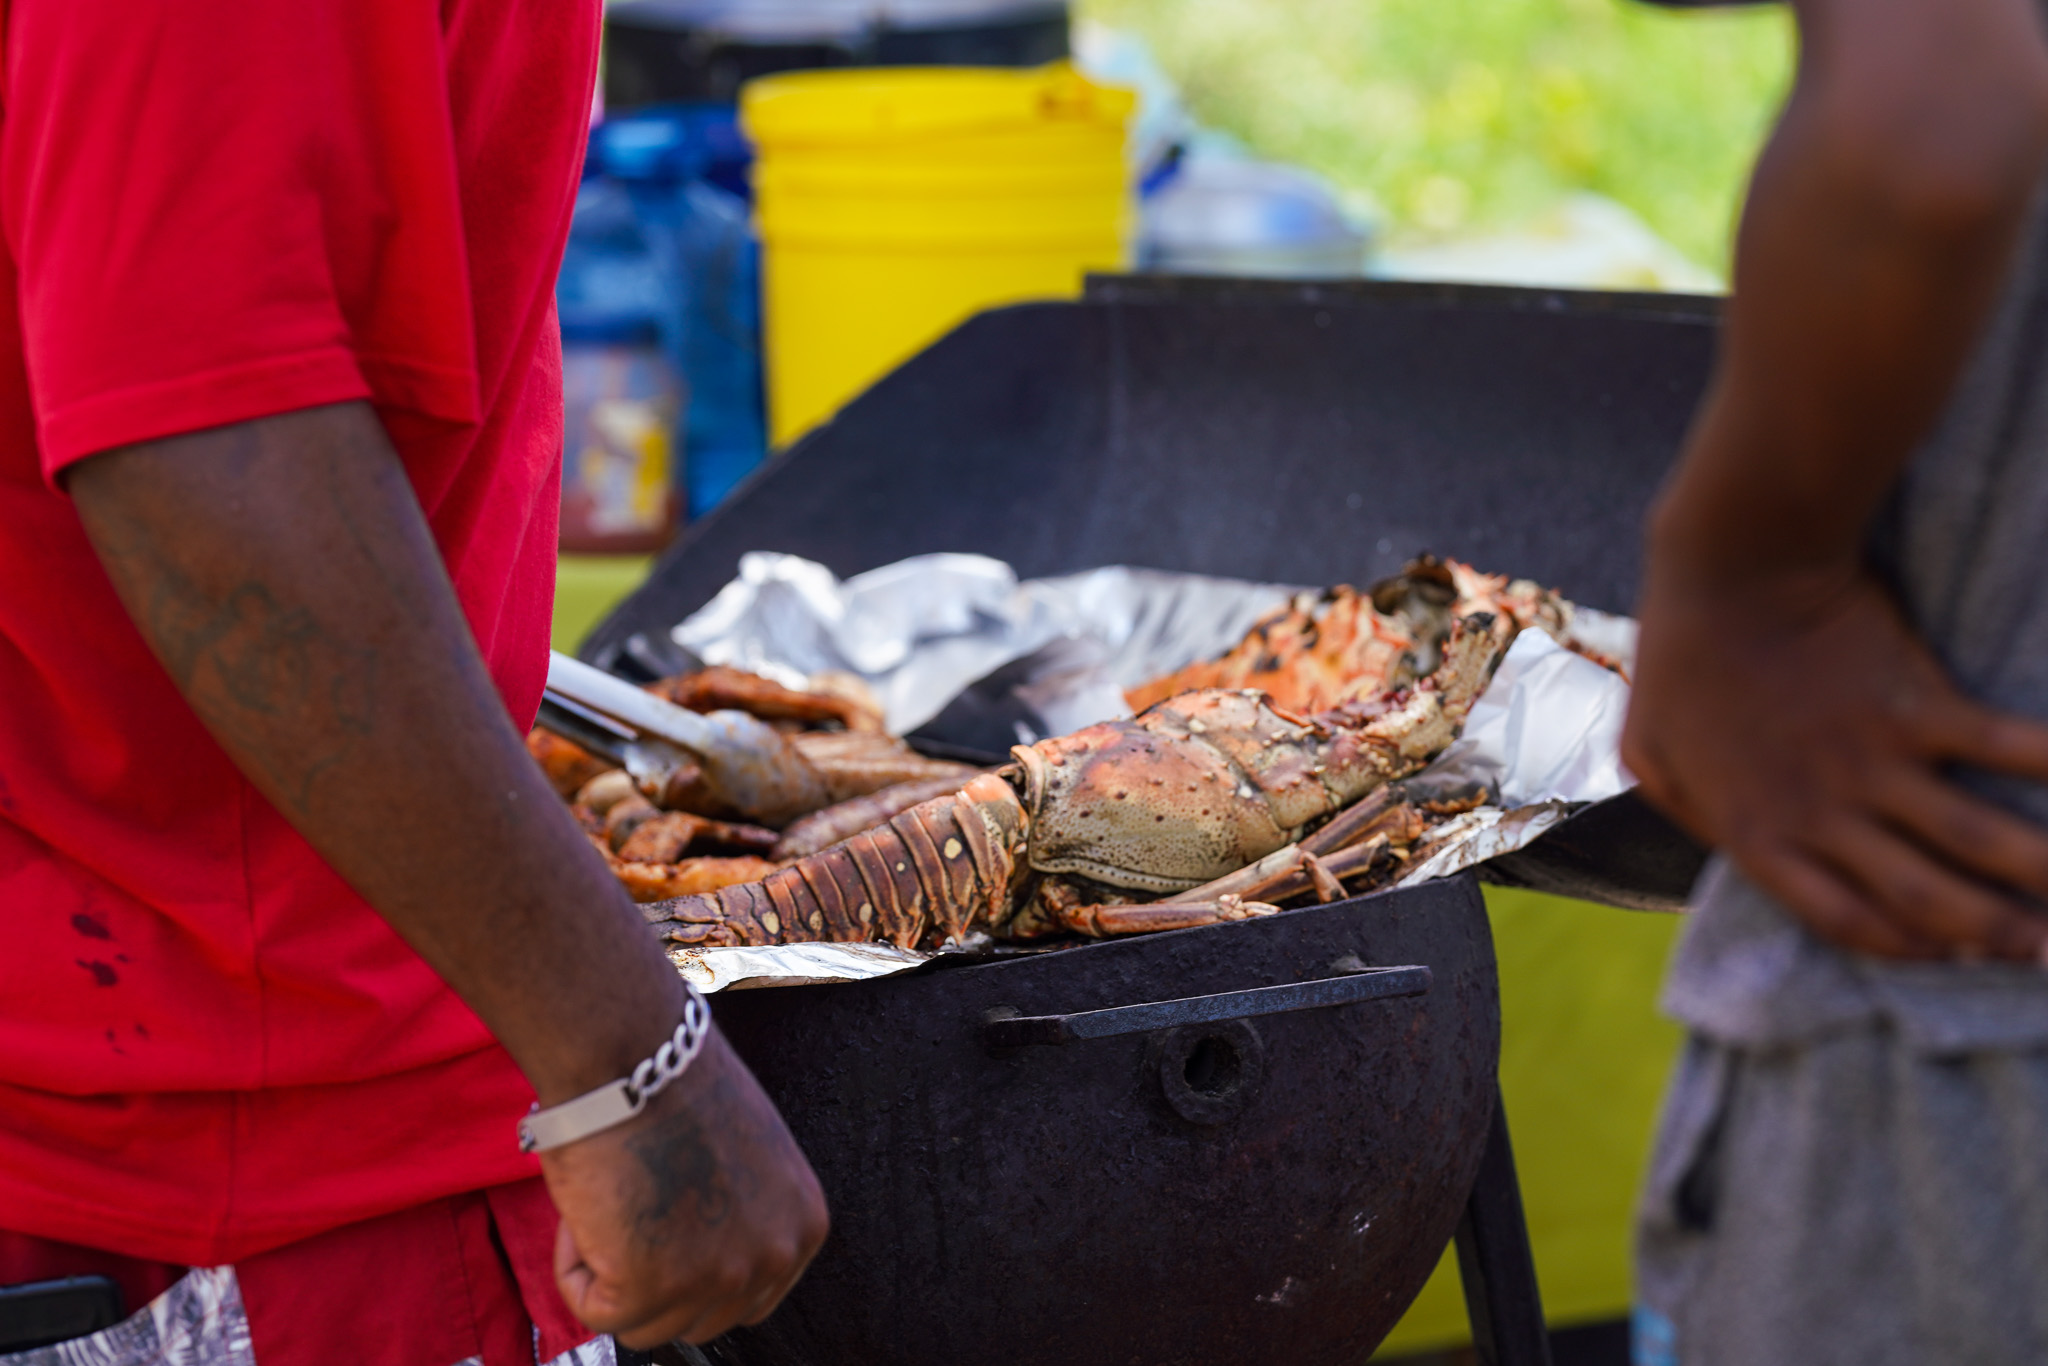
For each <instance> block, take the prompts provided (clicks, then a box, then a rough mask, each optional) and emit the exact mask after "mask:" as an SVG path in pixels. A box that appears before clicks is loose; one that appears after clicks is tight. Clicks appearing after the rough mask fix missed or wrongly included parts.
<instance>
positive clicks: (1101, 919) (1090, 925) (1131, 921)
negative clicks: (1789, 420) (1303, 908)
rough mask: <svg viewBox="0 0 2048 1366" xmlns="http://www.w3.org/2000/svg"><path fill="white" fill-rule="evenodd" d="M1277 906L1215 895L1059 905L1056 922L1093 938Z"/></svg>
mask: <svg viewBox="0 0 2048 1366" xmlns="http://www.w3.org/2000/svg"><path fill="white" fill-rule="evenodd" d="M1279 910H1280V908H1279V907H1278V906H1268V905H1267V904H1266V903H1265V902H1263V901H1246V900H1245V899H1244V898H1243V897H1238V896H1229V895H1225V896H1219V897H1213V898H1211V899H1209V900H1206V901H1154V902H1151V903H1149V904H1147V905H1143V906H1073V907H1062V908H1061V909H1060V911H1059V918H1060V922H1061V923H1062V924H1063V925H1065V926H1066V928H1068V929H1070V930H1074V931H1077V932H1078V933H1081V934H1085V935H1090V936H1093V937H1096V938H1107V937H1109V936H1111V935H1119V934H1151V933H1153V932H1154V931H1157V930H1186V929H1193V928H1194V927H1195V926H1197V925H1217V924H1221V923H1222V922H1224V921H1226V920H1252V919H1255V918H1257V917H1258V916H1262V915H1274V914H1277V913H1278V912H1279Z"/></svg>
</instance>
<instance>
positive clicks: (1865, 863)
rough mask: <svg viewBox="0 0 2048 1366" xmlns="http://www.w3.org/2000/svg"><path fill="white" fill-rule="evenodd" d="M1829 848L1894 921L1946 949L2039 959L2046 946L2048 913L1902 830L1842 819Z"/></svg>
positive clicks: (1962, 954)
mask: <svg viewBox="0 0 2048 1366" xmlns="http://www.w3.org/2000/svg"><path fill="white" fill-rule="evenodd" d="M1828 847H1829V854H1830V857H1831V859H1833V860H1834V861H1835V862H1836V866H1837V867H1838V868H1840V869H1841V870H1842V872H1843V873H1844V874H1845V875H1846V876H1847V877H1848V878H1849V879H1850V880H1852V881H1853V882H1854V883H1856V884H1857V885H1858V886H1860V887H1861V888H1862V889H1863V891H1864V892H1865V894H1866V895H1867V896H1868V897H1869V898H1870V900H1871V902H1872V903H1873V904H1874V906H1875V908H1876V909H1877V910H1878V912H1879V913H1880V914H1881V915H1882V916H1883V917H1884V918H1885V919H1886V920H1887V921H1888V922H1890V924H1891V925H1892V926H1894V927H1895V928H1896V929H1898V930H1899V931H1900V932H1902V933H1904V934H1905V935H1907V936H1909V937H1917V938H1919V939H1923V940H1928V941H1932V943H1933V944H1935V945H1937V946H1939V947H1940V948H1941V949H1942V950H1945V951H1946V954H1945V956H1948V957H1987V958H2004V959H2031V960H2038V959H2039V958H2040V956H2041V952H2042V949H2043V947H2044V945H2048V919H2043V918H2042V917H2040V916H2038V915H2035V914H2034V913H2032V912H2030V911H2028V910H2026V909H2025V908H2024V907H2022V906H2021V905H2020V904H2019V903H2018V902H2017V901H2015V900H2014V899H2013V898H2012V897H2010V896H2007V895H2005V894H2003V893H2001V892H1999V891H1996V890H1994V889H1993V888H1991V887H1988V886H1986V885H1985V884H1983V883H1981V882H1978V881H1976V880H1974V879H1972V878H1970V877H1969V876H1967V875H1966V874H1964V873H1962V872H1960V871H1958V870H1956V869H1954V868H1952V867H1949V866H1945V865H1944V864H1942V863H1939V862H1937V861H1936V860H1935V859H1934V858H1932V857H1930V856H1929V855H1928V853H1927V852H1926V851H1925V850H1923V849H1922V848H1920V847H1919V846H1918V845H1917V844H1916V843H1914V842H1913V841H1912V840H1910V839H1909V838H1907V837H1906V836H1905V835H1903V834H1901V833H1900V832H1898V831H1897V830H1894V829H1891V828H1889V827H1887V826H1885V825H1882V824H1880V823H1878V822H1876V821H1855V822H1845V823H1841V824H1839V825H1838V827H1837V828H1836V829H1834V830H1832V831H1830V832H1829V837H1828Z"/></svg>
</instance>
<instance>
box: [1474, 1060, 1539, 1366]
mask: <svg viewBox="0 0 2048 1366" xmlns="http://www.w3.org/2000/svg"><path fill="white" fill-rule="evenodd" d="M1457 1243H1458V1277H1459V1279H1460V1280H1462V1281H1463V1282H1464V1283H1465V1313H1466V1315H1467V1316H1468V1317H1470V1319H1471V1320H1472V1345H1473V1347H1474V1348H1475V1349H1476V1350H1477V1351H1478V1354H1479V1360H1480V1362H1481V1363H1482V1366H1550V1335H1549V1333H1548V1332H1547V1331H1546V1330H1545V1329H1544V1326H1543V1297H1542V1295H1541V1294H1539V1293H1538V1292H1537V1289H1536V1262H1535V1259H1534V1258H1533V1257H1532V1256H1531V1255H1530V1252H1529V1226H1528V1224H1527V1223H1526V1222H1524V1220H1523V1218H1522V1188H1521V1185H1520V1184H1519V1183H1518V1182H1517V1181H1516V1180H1515V1154H1514V1149H1513V1148H1511V1147H1510V1146H1509V1145H1508V1116H1507V1109H1506V1107H1505V1106H1503V1105H1502V1104H1501V1100H1500V1091H1499V1089H1498V1088H1495V1090H1494V1096H1493V1123H1492V1125H1491V1127H1490V1128H1489V1129H1488V1130H1487V1135H1486V1153H1485V1155H1484V1156H1483V1157H1481V1158H1480V1159H1479V1177H1478V1179H1477V1180H1475V1181H1474V1182H1473V1183H1472V1194H1471V1195H1470V1196H1468V1197H1466V1200H1465V1217H1464V1218H1463V1219H1461V1220H1459V1221H1458V1238H1457Z"/></svg>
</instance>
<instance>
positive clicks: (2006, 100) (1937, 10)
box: [1624, 0, 2048, 958]
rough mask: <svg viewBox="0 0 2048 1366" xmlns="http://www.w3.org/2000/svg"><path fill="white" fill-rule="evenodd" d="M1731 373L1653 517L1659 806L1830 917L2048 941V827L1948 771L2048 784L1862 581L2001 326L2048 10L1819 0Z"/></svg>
mask: <svg viewBox="0 0 2048 1366" xmlns="http://www.w3.org/2000/svg"><path fill="white" fill-rule="evenodd" d="M1794 4H1795V7H1796V9H1797V12H1798V16H1799V27H1800V39H1801V52H1800V62H1799V73H1798V79H1797V83H1796V85H1795V86H1794V89H1793V92H1792V98H1791V100H1790V101H1789V102H1788V103H1787V105H1786V108H1785V113H1784V115H1783V117H1782V118H1781V119H1780V121H1779V124H1778V127H1777V130H1776V132H1775V133H1774V134H1773V135H1772V138H1771V141H1770V145H1769V147H1768V148H1767V149H1766V150H1765V152H1764V155H1763V157H1762V159H1761V160H1760V161H1759V162H1758V165H1757V172H1756V176H1755V179H1754V181H1753V182H1752V184H1751V187H1750V196H1749V202H1748V204H1747V205H1746V206H1745V208H1744V210H1743V222H1742V230H1741V233H1740V235H1739V238H1738V241H1737V245H1736V257H1735V293H1734V297H1733V298H1732V299H1731V300H1730V303H1729V308H1728V313H1727V321H1726V325H1725V327H1724V328H1723V331H1722V350H1721V357H1720V364H1719V367H1718V368H1717V370H1716V372H1715V376H1714V384H1713V388H1712V390H1711V392H1710V393H1709V394H1708V396H1707V401H1706V403H1705V405H1704V406H1703V408H1702V410H1701V413H1700V416H1699V419H1698V421H1697V422H1696V423H1695V425H1694V428H1693V431H1692V433H1691V435H1690V437H1689V439H1688V441H1687V445H1686V451H1685V456H1684V459H1683V460H1682V461H1681V462H1680V465H1679V468H1678V471H1677V473H1676V474H1675V476H1674V477H1673V479H1672V481H1671V485H1670V487H1669V488H1668V489H1667V490H1666V491H1665V494H1664V497H1663V499H1662V502H1661V504H1660V506H1659V508H1658V510H1657V513H1656V516H1655V518H1654V524H1653V526H1652V528H1651V533H1650V553H1649V570H1648V575H1647V579H1646V584H1645V593H1644V597H1643V601H1642V605H1641V616H1642V622H1643V639H1642V646H1641V654H1640V657H1639V660H1638V678H1637V687H1636V692H1635V699H1634V703H1633V705H1632V707H1631V709H1630V715H1629V725H1628V731H1627V735H1626V738H1625V744H1624V753H1625V757H1626V758H1627V760H1628V763H1629V766H1630V767H1631V768H1633V769H1634V770H1635V771H1636V774H1637V776H1638V777H1640V778H1641V779H1642V780H1643V787H1644V792H1645V795H1647V796H1649V797H1650V798H1651V799H1652V800H1654V801H1657V802H1659V803H1660V804H1662V805H1663V806H1665V807H1666V808H1667V809H1668V810H1670V811H1671V813H1672V814H1673V815H1674V816H1675V817H1676V818H1677V819H1678V820H1679V821H1680V822H1681V823H1682V824H1684V825H1685V826H1687V827H1688V828H1689V829H1690V830H1692V831H1693V833H1694V834H1696V835H1698V836H1699V837H1700V838H1701V839H1703V840H1706V841H1707V842H1708V843H1711V844H1715V845H1719V846H1720V847H1721V848H1722V849H1724V850H1725V851H1726V852H1727V853H1728V854H1729V855H1730V856H1731V857H1732V858H1733V859H1734V861H1735V863H1736V864H1737V866H1738V867H1740V868H1741V869H1742V871H1743V872H1744V873H1745V874H1747V875H1748V876H1749V877H1750V878H1751V879H1752V880H1753V881H1755V882H1756V883H1758V884H1759V885H1760V886H1762V887H1763V888H1764V889H1765V890H1766V891H1768V892H1771V893H1772V894H1774V895H1775V896H1777V897H1778V898H1779V899H1780V900H1781V901H1783V902H1784V903H1785V905H1786V906H1787V907H1789V908H1790V909H1791V910H1792V911H1793V913H1794V914H1796V915H1798V916H1800V917H1801V918H1802V919H1803V920H1805V921H1806V923H1807V924H1809V925H1810V926H1812V927H1813V928H1814V929H1815V930H1816V931H1817V932H1819V933H1821V934H1823V935H1825V936H1827V937H1828V938H1830V939H1833V940H1835V941H1836V942H1838V943H1841V944H1844V945H1846V946H1848V947H1850V948H1853V949H1860V950H1863V951H1866V952H1870V953H1880V954H1891V955H1902V956H1941V957H1946V956H1965V957H1968V956H1976V955H1996V956H1999V957H2006V958H2023V957H2032V956H2038V955H2039V954H2040V952H2041V947H2042V945H2043V943H2044V941H2048V922H2042V921H2038V920H2036V919H2034V918H2033V916H2032V913H2031V911H2030V910H2028V909H2026V908H2025V906H2026V903H2028V902H2038V901H2040V900H2042V899H2044V898H2048V840H2044V838H2043V836H2042V834H2041V832H2039V831H2037V830H2035V829H2033V828H2031V827H2030V826H2028V825H2026V824H2025V823H2023V822H2021V821H2019V820H2017V819H2016V818H2014V817H2013V816H2011V815H2010V814H2008V813H2006V812H2003V811H2001V810H1999V809H1998V808H1996V807H1994V806H1992V805H1990V804H1989V803H1987V802H1984V801H1981V800H1979V799H1977V798H1975V797H1972V796H1970V795H1968V794H1967V793H1966V792H1965V791H1964V790H1963V789H1962V788H1960V787H1959V786H1957V785H1956V784H1955V783H1953V782H1952V781H1951V780H1950V778H1949V777H1948V776H1947V774H1946V772H1945V768H1946V766H1947V765H1950V764H1967V765H1974V766H1977V767H1980V768H1986V769H1996V770H2000V771H2003V772H2005V773H2008V774H2013V775H2016V776H2019V777H2022V778H2029V779H2035V780H2041V781H2048V733H2044V732H2043V730H2042V729H2041V728H2040V727H2038V726H2035V725H2031V724H2028V723H2025V722H2021V721H2018V720H2015V719H2011V718H2007V717H2001V716H1996V715H1993V714H1991V713H1989V712H1986V711H1985V710H1984V709H1982V708H1981V707H1978V706H1975V705H1973V704H1971V703H1970V702H1969V701H1967V700H1965V699H1964V698H1962V697H1961V696H1959V695H1958V694H1957V692H1956V690H1955V689H1954V687H1953V686H1952V685H1951V684H1950V682H1949V680H1948V679H1947V678H1946V677H1944V675H1943V673H1942V670H1941V669H1940V667H1939V666H1938V665H1937V663H1936V662H1935V660H1934V659H1933V658H1932V657H1931V656H1930V655H1929V653H1928V651H1927V650H1926V648H1925V647H1924V646H1923V645H1922V644H1921V643H1919V642H1918V641H1916V640H1915V639H1914V637H1913V635H1912V632H1911V631H1910V630H1909V629H1908V626H1907V623H1906V622H1905V621H1904V620H1903V619H1902V618H1901V616H1900V613H1899V610H1898V608H1897V607H1896V606H1895V605H1894V604H1893V603H1892V602H1891V601H1890V600H1889V598H1888V597H1887V596H1886V595H1885V593H1884V592H1883V591H1882V590H1881V589H1880V588H1879V587H1878V586H1877V585H1876V584H1875V583H1874V582H1873V581H1872V579H1871V578H1870V577H1869V575H1868V574H1867V573H1866V572H1865V571H1864V569H1863V567H1862V566H1863V563H1864V560H1863V553H1864V538H1865V535H1866V531H1867V528H1868V527H1869V525H1870V522H1871V518H1872V516H1873V514H1874V512H1875V510H1876V508H1877V507H1878V505H1879V504H1880V503H1881V502H1882V500H1883V499H1884V497H1885V496H1886V494H1887V493H1888V492H1889V491H1890V490H1891V488H1892V487H1893V486H1894V484H1895V483H1896V481H1897V479H1898V475H1899V471H1900V470H1901V469H1902V468H1904V466H1905V464H1906V462H1907V460H1908V459H1910V458H1911V456H1912V454H1913V452H1914V451H1915V449H1916V448H1917V447H1918V446H1919V445H1920V443H1921V441H1922V439H1923V438H1924V437H1925V435H1926V434H1927V433H1928V432H1929V431H1930V430H1931V429H1932V427H1933V425H1934V423H1935V421H1936V420H1937V419H1938V418H1939V416H1940V414H1941V412H1942V409H1943V407H1944V405H1945V404H1946V403H1947V402H1948V400H1949V395H1950V393H1951V392H1952V390H1953V389H1954V386H1955V383H1956V379H1957V377H1958V375H1960V374H1961V373H1962V371H1963V368H1964V365H1965V362H1966V361H1967V359H1968V357H1969V355H1970V353H1971V351H1972V349H1973V348H1974V347H1975V346H1976V345H1977V343H1978V340H1979V338H1980V337H1981V336H1982V335H1983V333H1984V328H1985V324H1986V321H1987V320H1988V319H1989V318H1990V316H1991V313H1992V310H1993V308H1994V306H1995V305H1996V303H1997V300H1998V297H1999V292H2000V286H2001V285H2002V284H2003V282H2004V281H2005V279H2006V276H2007V275H2008V273H2009V270H2010V265H2011V262H2012V260H2013V254H2014V246H2015V244H2016V243H2017V242H2018V241H2019V239H2020V235H2021V231H2022V227H2023V225H2024V224H2025V222H2026V221H2027V209H2028V206H2029V204H2030V203H2031V201H2032V200H2033V198H2034V195H2035V191H2036V187H2037V186H2038V185H2039V183H2040V181H2041V176H2042V171H2043V167H2044V160H2048V42H2044V39H2043V34H2042V27H2041V18H2040V15H2039V13H2038V11H2037V9H2036V6H2035V4H2034V0H1940V3H1927V2H1926V0H1794Z"/></svg>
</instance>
